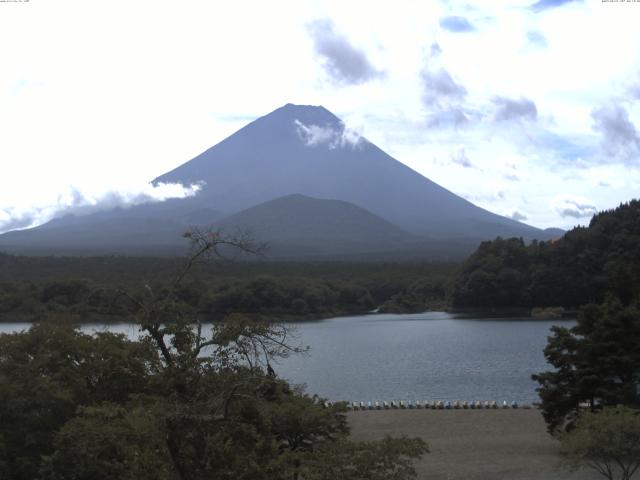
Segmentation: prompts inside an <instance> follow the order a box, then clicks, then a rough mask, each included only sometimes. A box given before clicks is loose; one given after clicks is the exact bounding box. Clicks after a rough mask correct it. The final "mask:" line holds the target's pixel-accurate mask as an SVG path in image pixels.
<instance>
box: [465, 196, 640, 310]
mask: <svg viewBox="0 0 640 480" xmlns="http://www.w3.org/2000/svg"><path fill="white" fill-rule="evenodd" d="M639 293H640V201H638V200H633V201H631V202H629V203H626V204H622V205H620V206H619V207H618V208H616V209H614V210H609V211H605V212H601V213H599V214H597V215H595V216H594V217H593V219H592V220H591V222H590V224H589V226H588V227H577V228H574V229H573V230H571V231H570V232H568V233H567V234H565V235H564V237H562V238H561V239H559V240H557V241H555V242H534V243H532V244H531V245H528V246H527V245H525V244H524V243H523V242H522V241H521V240H519V239H515V238H512V239H508V240H505V239H497V240H495V241H490V242H483V243H482V244H481V245H480V247H479V248H478V249H477V250H476V252H475V253H474V254H473V255H472V256H471V257H470V258H469V259H468V260H467V261H466V262H465V263H464V265H463V266H462V267H461V269H460V271H459V273H458V275H457V278H456V279H455V282H454V289H453V303H454V305H455V306H458V307H524V306H529V307H545V306H556V305H558V306H565V307H577V306H580V305H584V304H586V303H590V302H601V301H602V300H603V298H604V297H605V296H606V295H607V294H613V295H615V296H616V297H618V298H619V299H620V300H622V301H623V303H628V302H629V301H631V300H632V299H633V298H637V296H638V294H639Z"/></svg>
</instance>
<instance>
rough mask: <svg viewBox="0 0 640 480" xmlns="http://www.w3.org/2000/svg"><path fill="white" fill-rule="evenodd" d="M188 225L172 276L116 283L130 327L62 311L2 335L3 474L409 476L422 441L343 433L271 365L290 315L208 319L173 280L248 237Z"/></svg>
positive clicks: (336, 410) (94, 477) (105, 478)
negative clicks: (81, 320) (271, 319)
mask: <svg viewBox="0 0 640 480" xmlns="http://www.w3.org/2000/svg"><path fill="white" fill-rule="evenodd" d="M189 237H190V238H191V240H192V245H193V250H192V251H191V253H190V255H189V257H188V258H187V262H186V265H185V267H184V268H183V269H182V270H181V271H180V272H179V273H178V274H177V275H176V277H175V279H174V280H173V281H172V282H171V283H170V284H169V285H153V286H152V285H150V284H146V285H145V286H144V288H143V289H142V290H141V291H138V292H133V291H131V290H129V289H121V290H120V291H119V295H118V296H117V297H116V298H117V299H118V301H120V302H122V304H121V305H120V308H127V309H130V310H131V313H132V314H133V315H135V316H136V318H137V320H138V323H139V324H140V329H141V333H142V336H141V338H140V340H139V341H137V342H132V341H129V340H126V339H125V338H124V337H122V336H118V335H112V334H99V335H94V336H91V335H86V334H82V333H80V332H79V331H78V330H77V329H76V328H74V327H72V326H70V325H65V324H60V323H59V322H48V323H42V324H39V325H36V326H34V327H32V328H31V329H30V330H29V331H27V332H22V333H16V334H12V335H6V336H2V337H0V425H2V430H1V431H0V472H2V473H3V478H5V477H6V478H8V479H10V480H23V479H24V480H26V479H38V478H41V479H47V480H63V479H65V480H66V479H76V480H85V479H86V480H89V479H91V480H113V479H116V478H117V479H134V478H136V479H137V478H141V479H147V478H148V479H151V478H158V479H163V480H186V479H189V480H192V479H194V480H199V479H205V478H217V479H223V480H224V479H229V480H231V479H247V480H249V479H251V480H261V479H264V480H267V479H269V480H270V479H275V480H279V479H282V480H284V479H292V478H293V479H299V480H304V479H308V480H312V479H316V478H325V477H322V476H321V473H322V472H323V471H324V470H325V469H326V468H334V467H335V469H343V470H345V471H346V470H351V471H353V470H354V468H355V469H356V470H357V474H358V475H360V476H350V477H344V478H354V479H356V478H357V479H359V478H386V477H381V476H380V475H381V473H380V472H389V473H390V474H391V473H392V474H393V475H394V476H392V477H389V478H395V479H403V480H404V479H410V478H415V470H414V469H413V467H412V464H411V460H412V459H414V458H417V457H419V456H420V455H422V454H423V453H425V452H426V444H425V443H424V442H423V441H421V440H419V439H407V440H404V439H395V440H385V442H382V443H371V444H366V445H365V444H359V443H354V442H351V441H350V440H349V439H348V428H347V424H346V417H345V414H344V412H345V410H346V407H345V406H344V405H341V404H337V405H335V406H332V407H329V408H324V407H323V402H322V400H321V399H318V398H317V397H313V398H312V397H309V396H308V395H306V394H304V393H303V392H302V391H299V390H296V389H293V388H291V387H290V386H289V385H288V384H287V382H286V381H284V380H282V379H279V378H277V376H276V375H275V374H274V372H273V370H272V368H271V362H272V360H273V359H274V358H276V357H282V356H286V355H289V354H293V353H298V352H301V351H303V350H304V349H302V348H300V347H298V346H296V345H295V344H292V340H291V333H290V332H289V330H288V328H286V327H284V326H282V325H277V324H271V323H266V322H259V321H255V320H252V319H249V318H246V317H244V316H241V315H236V314H232V315H229V316H228V317H227V318H226V319H225V320H224V321H223V322H219V323H216V324H214V325H213V327H212V328H211V330H208V329H204V327H203V326H202V324H201V323H200V322H199V319H198V316H197V311H196V309H195V308H194V307H193V302H192V299H191V298H190V295H185V294H184V291H183V290H182V288H181V287H182V283H183V280H184V279H185V278H186V277H187V275H188V274H189V272H190V270H191V268H192V267H193V265H194V264H195V262H197V261H199V260H200V259H203V258H205V257H206V256H207V255H210V254H213V255H214V256H219V255H223V254H224V253H225V252H224V249H225V248H234V249H238V250H240V251H242V252H255V251H256V250H255V249H254V247H253V246H252V245H251V244H250V243H249V242H248V241H246V239H245V238H232V237H222V236H220V235H218V234H215V233H210V232H200V231H197V230H194V231H192V232H190V234H189ZM336 448H337V449H339V451H342V452H348V451H353V452H354V456H353V457H352V458H350V457H346V456H345V455H344V454H342V455H334V453H332V452H336V451H337V450H336ZM371 449H373V450H371ZM370 450H371V451H378V452H379V454H378V455H375V456H372V455H371V454H370ZM356 453H357V454H356ZM336 471H338V470H336ZM5 472H7V473H6V475H5Z"/></svg>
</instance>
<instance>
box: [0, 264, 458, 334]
mask: <svg viewBox="0 0 640 480" xmlns="http://www.w3.org/2000/svg"><path fill="white" fill-rule="evenodd" d="M179 266H180V264H179V263H177V261H176V260H175V259H166V258H165V259H146V258H127V257H122V258H120V257H98V258H86V259H77V258H71V257H69V258H64V257H61V258H47V257H44V258H29V257H13V256H9V255H2V254H0V282H2V283H0V321H2V320H8V321H17V320H27V321H37V320H39V319H41V318H45V317H46V316H49V315H51V314H61V315H64V316H65V317H67V318H70V317H72V316H76V317H78V318H79V319H80V320H81V321H85V322H86V321H95V322H118V321H132V319H133V316H134V315H135V312H136V308H137V307H136V304H135V302H131V301H130V300H129V299H127V298H122V296H120V295H118V293H117V292H118V290H126V291H127V292H129V293H131V294H132V296H135V297H136V298H143V297H144V296H145V295H146V294H147V292H148V289H149V288H150V289H152V290H153V291H154V292H156V293H159V292H160V291H163V290H164V291H167V288H168V287H169V286H170V285H171V282H172V281H173V280H174V275H175V271H176V269H178V268H179ZM452 270H453V266H452V265H448V264H417V265H412V264H402V263H396V264H384V263H357V264H354V263H341V264H337V263H270V262H240V263H233V264H232V263H228V262H220V263H219V264H218V265H217V266H216V268H211V266H210V265H206V264H195V265H193V266H192V268H191V270H190V276H189V278H188V279H185V281H183V282H181V284H180V287H179V289H178V290H176V292H175V294H176V296H178V297H179V298H180V300H181V301H182V302H183V304H184V305H189V308H191V309H195V311H197V312H198V313H199V315H200V316H201V318H202V319H206V320H215V319H220V318H222V317H223V316H224V315H226V314H228V313H231V312H234V313H244V314H246V315H251V316H260V317H263V318H269V319H274V320H282V319H288V318H295V319H298V320H299V319H305V318H321V317H331V316H338V315H350V314H361V313H366V312H368V311H370V310H372V309H374V308H376V307H377V306H381V305H382V308H381V310H382V311H385V312H398V313H407V312H421V311H424V310H427V309H429V308H442V307H443V306H446V304H447V295H448V290H447V288H448V287H447V285H448V281H449V275H450V274H451V272H452ZM145 285H146V286H145Z"/></svg>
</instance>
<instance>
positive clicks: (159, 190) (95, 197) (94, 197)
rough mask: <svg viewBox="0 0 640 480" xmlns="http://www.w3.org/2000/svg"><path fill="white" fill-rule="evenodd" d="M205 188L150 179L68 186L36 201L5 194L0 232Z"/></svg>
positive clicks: (1, 209)
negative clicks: (124, 185)
mask: <svg viewBox="0 0 640 480" xmlns="http://www.w3.org/2000/svg"><path fill="white" fill-rule="evenodd" d="M23 187H24V186H23ZM201 188H202V185H201V184H193V185H190V186H188V187H185V186H183V185H179V184H175V183H159V184H157V185H155V186H154V185H151V184H149V183H147V184H144V185H136V186H131V187H130V188H129V189H128V190H122V189H120V190H106V191H102V192H96V191H82V190H80V189H78V188H76V187H73V186H68V187H66V188H65V189H64V190H60V191H59V192H57V193H54V192H51V193H49V194H48V195H46V194H45V195H44V196H42V197H41V198H40V199H39V201H38V202H36V203H25V202H23V203H17V202H12V201H11V199H9V198H6V197H3V198H2V202H1V203H0V205H2V206H1V207H0V233H3V232H6V231H9V230H15V229H22V228H29V227H34V226H37V225H40V224H43V223H46V222H48V221H49V220H51V219H53V218H56V217H61V216H64V215H69V214H75V215H86V214H89V213H93V212H97V211H100V210H108V209H110V208H115V207H123V208H127V207H132V206H134V205H140V204H143V203H155V202H162V201H165V200H168V199H170V198H186V197H191V196H194V195H196V194H197V193H198V191H200V189H201Z"/></svg>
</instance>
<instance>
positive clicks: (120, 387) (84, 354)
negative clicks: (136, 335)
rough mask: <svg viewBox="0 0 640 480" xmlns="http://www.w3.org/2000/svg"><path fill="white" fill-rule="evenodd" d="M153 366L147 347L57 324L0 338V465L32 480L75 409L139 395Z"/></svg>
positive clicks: (154, 357) (113, 336) (117, 336)
mask: <svg viewBox="0 0 640 480" xmlns="http://www.w3.org/2000/svg"><path fill="white" fill-rule="evenodd" d="M156 368H157V358H156V356H155V355H154V352H153V351H152V350H151V349H150V348H149V346H148V345H147V344H146V343H139V342H130V341H128V340H127V339H126V338H125V337H124V336H121V335H115V334H111V333H101V334H99V335H96V336H94V337H91V336H89V335H85V334H82V333H80V332H78V331H77V330H75V329H74V328H73V327H71V326H69V325H65V324H60V323H59V322H55V324H54V323H53V322H51V323H41V324H38V325H35V326H33V327H32V328H31V329H30V330H29V331H28V332H25V333H14V334H4V335H2V336H0V425H2V435H3V437H4V438H3V439H4V457H3V460H4V462H5V463H6V464H7V465H9V468H10V469H11V470H12V471H13V472H14V475H15V478H35V474H36V472H37V468H38V461H39V459H40V456H41V455H46V454H48V453H50V452H51V449H52V444H53V438H54V435H55V432H56V431H57V430H58V429H59V428H61V427H62V426H63V425H64V424H65V422H67V421H68V420H70V419H71V418H73V417H74V416H75V414H76V409H77V408H78V407H79V406H83V405H89V404H92V403H94V402H101V401H123V400H126V399H127V398H128V396H129V395H131V394H134V393H137V392H141V391H145V390H146V388H147V383H148V381H149V374H150V373H151V372H153V371H154V370H155V369H156Z"/></svg>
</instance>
